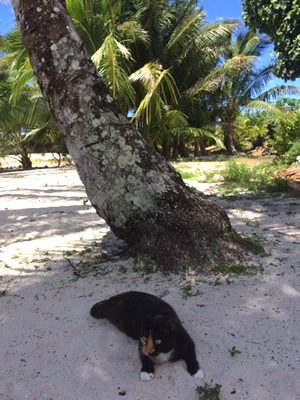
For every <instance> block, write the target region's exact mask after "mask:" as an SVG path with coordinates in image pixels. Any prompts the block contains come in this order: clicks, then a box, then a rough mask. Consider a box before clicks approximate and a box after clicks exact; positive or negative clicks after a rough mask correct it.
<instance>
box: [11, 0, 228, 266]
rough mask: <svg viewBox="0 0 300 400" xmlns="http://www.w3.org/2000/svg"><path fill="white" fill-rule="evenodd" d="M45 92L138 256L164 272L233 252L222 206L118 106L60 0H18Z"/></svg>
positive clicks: (112, 221)
mask: <svg viewBox="0 0 300 400" xmlns="http://www.w3.org/2000/svg"><path fill="white" fill-rule="evenodd" d="M13 5H14V8H15V12H16V15H17V20H18V22H19V25H20V29H21V31H22V34H23V39H24V44H25V47H26V49H27V51H28V54H29V56H30V60H31V63H32V66H33V69H34V71H35V73H36V75H37V78H38V82H39V85H40V87H41V90H42V93H43V95H44V97H45V99H46V102H47V104H48V107H49V109H50V111H51V113H52V114H53V117H54V119H55V121H56V123H57V126H58V127H59V129H60V131H61V133H62V135H63V137H64V139H65V142H66V145H67V147H68V150H69V152H70V154H71V156H72V158H73V160H74V163H75V165H76V168H77V170H78V172H79V175H80V178H81V180H82V182H83V183H84V186H85V188H86V191H87V194H88V197H89V199H90V201H91V203H92V205H93V206H94V207H95V209H96V211H97V213H98V214H99V216H101V217H102V218H104V219H105V221H106V222H107V223H108V225H109V226H110V227H111V229H112V231H113V232H114V233H115V234H116V235H117V236H118V237H120V238H122V239H124V240H125V241H126V242H127V243H128V247H129V251H131V252H132V253H133V254H136V255H141V256H147V257H150V258H152V259H153V260H154V261H156V262H157V263H158V265H159V266H160V267H161V269H162V270H163V271H165V272H166V271H175V270H177V269H178V268H179V267H180V266H181V265H182V263H184V262H194V263H197V264H198V265H203V266H204V265H207V264H209V263H210V262H211V260H212V258H213V257H219V256H222V254H227V253H228V248H227V247H228V246H227V245H229V244H230V239H229V236H230V235H229V233H230V232H231V225H230V222H229V219H228V217H227V215H226V213H225V211H224V210H223V208H222V207H220V206H219V205H218V204H216V203H215V202H213V201H211V200H208V199H207V198H205V197H204V195H202V194H200V193H198V192H196V191H194V190H192V189H190V188H188V187H186V186H185V184H184V183H183V181H182V179H181V178H180V177H179V175H178V174H177V173H176V172H175V171H174V170H173V169H172V167H170V165H169V164H168V163H167V162H166V161H165V160H164V159H163V158H162V157H161V156H160V155H158V154H157V153H156V152H155V151H154V150H153V148H152V147H151V146H150V145H148V144H147V143H146V142H145V141H144V140H143V139H142V137H141V135H140V134H139V133H138V132H137V131H136V130H135V128H133V127H132V125H131V124H130V123H129V122H128V120H127V119H126V117H124V116H123V115H121V114H119V113H118V112H117V111H116V107H115V106H114V104H113V101H112V99H111V97H110V96H109V95H108V92H107V90H106V88H105V86H104V84H103V82H102V81H101V79H100V78H99V76H98V74H97V72H96V70H95V68H94V66H93V64H92V62H91V61H90V59H89V56H88V54H87V52H86V50H85V48H84V46H83V44H82V42H81V40H80V38H79V36H78V35H77V33H76V31H75V30H74V28H73V25H72V23H71V20H70V18H69V16H68V15H67V12H66V10H65V8H64V6H63V2H62V1H61V0H49V1H46V2H45V1H44V0H36V1H35V2H29V1H28V0H13Z"/></svg>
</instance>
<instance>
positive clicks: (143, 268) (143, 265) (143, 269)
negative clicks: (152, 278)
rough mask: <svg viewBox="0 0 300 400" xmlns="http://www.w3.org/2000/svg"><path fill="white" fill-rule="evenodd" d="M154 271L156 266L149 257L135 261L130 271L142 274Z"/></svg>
mask: <svg viewBox="0 0 300 400" xmlns="http://www.w3.org/2000/svg"><path fill="white" fill-rule="evenodd" d="M155 271H156V266H155V264H154V263H153V261H151V260H149V259H142V260H140V261H138V262H135V263H134V264H133V266H132V272H139V273H141V274H143V275H150V274H153V273H154V272H155Z"/></svg>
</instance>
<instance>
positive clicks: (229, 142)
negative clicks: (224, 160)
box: [223, 123, 238, 156]
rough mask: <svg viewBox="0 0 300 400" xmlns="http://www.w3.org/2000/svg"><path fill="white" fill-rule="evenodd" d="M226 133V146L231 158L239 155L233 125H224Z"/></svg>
mask: <svg viewBox="0 0 300 400" xmlns="http://www.w3.org/2000/svg"><path fill="white" fill-rule="evenodd" d="M223 132H224V145H225V147H226V150H227V153H228V154H229V155H231V156H233V155H236V154H238V152H237V150H236V148H235V145H234V140H233V138H234V128H233V126H232V124H230V123H226V124H224V125H223Z"/></svg>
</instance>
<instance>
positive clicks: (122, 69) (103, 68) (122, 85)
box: [92, 34, 134, 112]
mask: <svg viewBox="0 0 300 400" xmlns="http://www.w3.org/2000/svg"><path fill="white" fill-rule="evenodd" d="M130 59H131V54H130V51H129V50H128V48H127V47H126V46H124V45H123V44H122V43H120V42H119V41H118V40H117V39H116V38H114V37H113V35H112V34H110V35H108V36H107V37H106V38H105V40H104V42H103V43H102V46H101V47H100V48H99V49H98V50H97V51H96V53H94V54H93V56H92V61H93V62H94V64H95V66H96V68H97V69H98V71H99V72H100V74H101V76H102V78H103V80H104V82H105V83H106V85H107V86H108V88H109V89H110V91H111V95H112V97H113V98H114V99H118V102H119V104H120V106H121V109H122V110H123V111H124V112H127V111H128V110H129V109H130V108H131V107H132V106H133V105H134V90H133V87H132V85H131V83H130V81H129V79H128V74H127V67H128V65H127V64H126V63H125V61H128V60H130Z"/></svg>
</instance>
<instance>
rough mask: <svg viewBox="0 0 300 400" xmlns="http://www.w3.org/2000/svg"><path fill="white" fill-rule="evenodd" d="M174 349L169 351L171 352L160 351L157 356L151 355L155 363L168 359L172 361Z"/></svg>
mask: <svg viewBox="0 0 300 400" xmlns="http://www.w3.org/2000/svg"><path fill="white" fill-rule="evenodd" d="M172 353H173V350H171V351H169V353H160V354H159V355H158V356H156V357H150V358H151V360H152V361H153V362H154V364H162V363H165V362H167V361H170V359H171V357H172Z"/></svg>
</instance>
